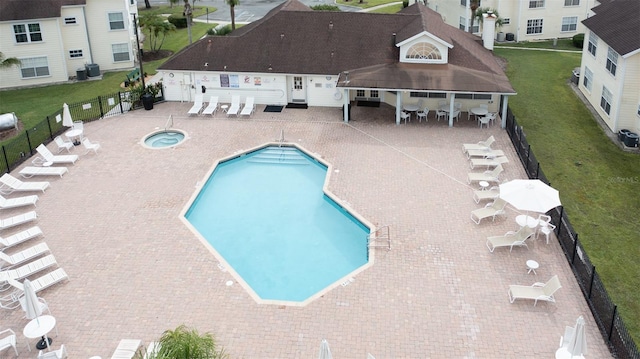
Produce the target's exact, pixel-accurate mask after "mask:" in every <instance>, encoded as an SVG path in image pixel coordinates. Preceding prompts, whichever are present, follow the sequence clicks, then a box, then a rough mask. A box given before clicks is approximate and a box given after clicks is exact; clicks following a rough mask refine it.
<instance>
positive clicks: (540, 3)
mask: <svg viewBox="0 0 640 359" xmlns="http://www.w3.org/2000/svg"><path fill="white" fill-rule="evenodd" d="M541 7H544V0H529V9H539V8H541Z"/></svg>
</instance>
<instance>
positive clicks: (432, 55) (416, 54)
mask: <svg viewBox="0 0 640 359" xmlns="http://www.w3.org/2000/svg"><path fill="white" fill-rule="evenodd" d="M406 58H407V59H416V60H442V54H441V53H440V50H438V48H436V47H435V46H433V44H430V43H428V42H419V43H417V44H415V45H413V46H411V47H410V48H409V50H407V56H406Z"/></svg>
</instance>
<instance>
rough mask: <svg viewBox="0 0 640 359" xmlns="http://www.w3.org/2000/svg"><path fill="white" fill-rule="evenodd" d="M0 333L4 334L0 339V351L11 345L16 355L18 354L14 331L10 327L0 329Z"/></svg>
mask: <svg viewBox="0 0 640 359" xmlns="http://www.w3.org/2000/svg"><path fill="white" fill-rule="evenodd" d="M0 335H4V337H3V338H2V339H0V351H2V350H5V349H7V348H9V347H13V350H14V351H15V352H16V356H17V355H18V349H17V348H16V333H15V332H14V331H13V330H11V329H5V330H3V331H0Z"/></svg>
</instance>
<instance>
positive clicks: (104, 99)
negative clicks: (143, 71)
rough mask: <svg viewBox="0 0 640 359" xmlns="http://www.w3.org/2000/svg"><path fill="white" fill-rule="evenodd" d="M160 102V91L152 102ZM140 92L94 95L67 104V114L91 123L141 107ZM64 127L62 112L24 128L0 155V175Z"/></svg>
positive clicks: (3, 147) (162, 93) (8, 142)
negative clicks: (87, 98) (85, 99)
mask: <svg viewBox="0 0 640 359" xmlns="http://www.w3.org/2000/svg"><path fill="white" fill-rule="evenodd" d="M161 101H164V92H162V90H161V91H160V93H159V94H158V96H156V97H155V98H154V102H161ZM142 106H143V105H142V102H141V101H140V93H139V92H135V91H125V92H116V93H112V94H109V95H103V96H98V97H96V98H93V99H89V100H87V101H83V102H78V103H71V104H69V112H70V113H71V117H72V118H73V120H74V121H82V122H91V121H95V120H99V119H101V118H105V117H110V116H114V115H119V114H123V113H125V112H127V111H130V110H135V109H138V108H141V107H142ZM65 130H67V128H66V127H64V126H63V125H62V109H60V110H59V111H57V112H55V113H53V114H51V115H49V116H47V117H46V118H45V119H43V120H42V121H40V122H39V123H37V124H36V125H35V126H33V127H32V126H29V127H28V128H26V127H25V129H24V132H22V133H20V134H18V135H17V136H15V137H13V138H11V139H9V140H7V141H5V142H4V144H3V145H2V149H1V150H2V151H1V152H0V171H1V172H0V173H9V172H11V170H13V169H14V168H16V167H17V166H19V165H20V164H22V163H23V162H24V161H26V160H27V159H28V158H29V157H31V156H32V155H34V153H35V152H36V150H35V149H36V147H38V146H39V145H40V144H41V143H44V144H47V143H49V142H51V141H53V139H54V138H55V137H56V136H59V135H61V134H62V133H63V132H64V131H65Z"/></svg>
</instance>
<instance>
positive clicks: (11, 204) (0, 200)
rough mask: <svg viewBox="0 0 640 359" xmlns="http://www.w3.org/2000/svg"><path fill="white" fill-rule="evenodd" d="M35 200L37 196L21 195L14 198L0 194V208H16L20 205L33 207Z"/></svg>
mask: <svg viewBox="0 0 640 359" xmlns="http://www.w3.org/2000/svg"><path fill="white" fill-rule="evenodd" d="M36 202H38V196H36V195H35V194H34V195H31V196H22V197H16V198H8V199H7V198H4V197H3V196H1V195H0V209H8V208H16V207H22V206H31V205H33V206H34V207H35V205H36Z"/></svg>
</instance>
